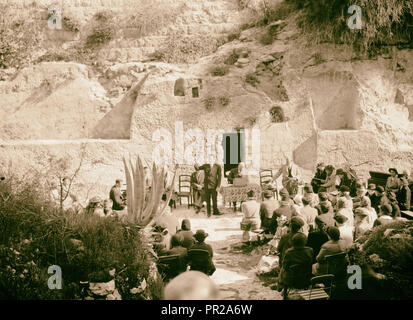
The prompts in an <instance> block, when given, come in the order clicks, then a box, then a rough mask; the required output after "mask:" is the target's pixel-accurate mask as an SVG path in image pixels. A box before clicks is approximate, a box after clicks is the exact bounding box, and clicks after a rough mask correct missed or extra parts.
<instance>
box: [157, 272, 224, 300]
mask: <svg viewBox="0 0 413 320" xmlns="http://www.w3.org/2000/svg"><path fill="white" fill-rule="evenodd" d="M163 299H164V300H218V299H219V289H218V287H217V286H216V284H215V283H214V282H213V281H212V280H211V279H210V277H208V276H207V275H205V274H204V273H202V272H199V271H186V272H184V273H181V274H180V275H179V276H177V277H175V278H173V279H172V280H171V281H170V282H169V283H168V284H167V285H166V286H165V289H164V292H163Z"/></svg>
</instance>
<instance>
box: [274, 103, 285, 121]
mask: <svg viewBox="0 0 413 320" xmlns="http://www.w3.org/2000/svg"><path fill="white" fill-rule="evenodd" d="M270 115H271V121H272V122H274V123H279V122H285V121H286V118H285V115H284V110H283V109H282V108H281V107H280V106H274V107H272V108H271V110H270Z"/></svg>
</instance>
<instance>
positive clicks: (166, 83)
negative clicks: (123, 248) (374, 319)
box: [0, 0, 413, 197]
mask: <svg viewBox="0 0 413 320" xmlns="http://www.w3.org/2000/svg"><path fill="white" fill-rule="evenodd" d="M2 2H5V1H1V2H0V3H2ZM9 2H10V1H9ZM46 2H47V1H46ZM46 2H44V5H45V6H47V5H48V3H46ZM132 2H133V1H129V2H128V1H126V0H125V1H120V0H119V1H109V0H108V1H104V0H102V1H93V2H91V1H63V2H62V4H63V8H67V10H68V11H69V12H71V14H72V15H75V16H76V17H79V18H81V17H84V18H85V19H86V20H87V19H90V17H91V16H92V15H93V14H94V13H95V12H96V11H98V10H100V9H102V8H112V9H115V11H116V12H118V14H119V15H120V17H121V16H122V14H124V12H125V10H127V8H130V6H131V3H132ZM13 3H15V4H16V6H17V8H19V10H25V8H27V7H28V6H29V2H27V1H26V2H25V1H20V2H18V1H16V0H15V1H13ZM19 3H20V4H19ZM178 3H179V4H181V5H182V6H184V7H182V8H185V9H184V10H181V12H180V14H179V15H178V16H177V19H176V20H175V21H174V22H172V23H171V24H169V25H168V27H167V28H164V29H162V30H156V32H155V31H154V32H153V34H150V35H148V36H145V37H140V38H139V37H138V36H137V34H139V32H138V31H137V30H132V28H130V29H122V30H121V33H120V34H121V36H119V38H116V39H114V40H113V41H111V42H110V43H109V44H108V45H107V46H105V47H104V48H103V49H102V50H101V52H100V55H99V61H100V67H99V68H95V67H93V66H87V65H83V64H79V63H74V62H43V63H40V64H36V65H31V66H28V67H26V68H23V69H21V70H19V71H18V72H16V73H12V72H9V76H8V77H7V78H6V79H5V80H4V81H0V128H1V130H0V164H1V166H2V167H6V166H7V165H9V164H10V160H12V162H13V163H12V166H13V167H15V168H23V169H26V170H31V168H33V167H36V168H40V167H42V166H43V167H44V166H47V163H46V162H45V159H47V158H48V157H49V156H50V155H55V156H58V157H68V158H69V159H70V161H71V163H72V165H73V166H74V167H75V166H76V163H77V162H78V160H79V154H80V146H82V145H86V150H87V152H86V155H85V161H84V168H83V169H82V170H81V172H80V176H79V179H78V183H77V186H76V187H77V188H78V189H79V190H81V192H83V194H84V196H85V197H86V193H87V190H91V189H93V192H92V193H93V195H96V194H100V195H106V193H107V192H108V190H109V188H110V185H111V184H112V183H113V181H114V179H116V178H117V177H119V176H122V175H123V172H122V170H123V169H122V168H123V166H122V162H121V161H122V157H123V155H128V154H131V155H137V154H139V155H140V156H142V157H143V158H144V159H145V160H146V161H147V162H148V163H149V162H150V161H151V160H152V159H153V152H154V149H156V147H157V145H158V144H159V142H158V141H155V140H156V139H155V138H154V137H155V136H156V134H157V133H156V132H157V130H158V134H160V133H159V129H163V130H165V131H167V132H170V133H171V137H170V138H171V141H170V142H169V144H170V148H171V149H170V151H171V157H174V156H175V155H176V154H177V153H176V148H177V146H178V142H179V141H177V140H176V139H177V137H178V138H179V137H181V136H182V139H183V140H184V148H186V147H187V146H188V145H189V144H191V143H193V141H194V140H195V139H196V135H197V134H200V135H203V136H207V133H208V130H211V129H215V130H222V132H221V138H222V134H224V133H233V132H236V130H237V129H240V128H244V129H252V128H255V129H259V132H260V142H259V148H258V149H257V148H256V146H255V147H254V146H251V145H250V147H249V148H246V149H245V156H247V157H250V158H251V157H253V156H254V152H256V151H257V150H259V160H260V167H261V168H274V169H276V168H277V167H278V166H279V165H280V164H281V161H282V159H283V155H284V154H291V155H293V156H294V160H295V161H296V162H297V163H298V164H299V166H300V167H301V168H302V169H303V172H304V178H305V179H309V178H310V176H311V174H312V171H313V170H314V167H315V165H316V163H317V162H318V161H324V162H326V163H331V164H333V165H336V166H340V165H342V164H344V163H349V164H350V165H353V166H354V168H355V169H356V170H357V171H358V172H359V174H360V175H361V176H362V177H364V178H366V177H367V175H368V171H369V170H386V169H387V168H388V167H390V166H396V167H397V168H399V169H400V170H403V169H405V170H408V171H409V172H410V170H412V169H413V165H412V163H413V52H412V51H408V50H403V51H395V54H393V55H392V56H381V57H379V58H378V59H375V60H357V59H354V55H353V53H352V52H349V51H346V50H345V49H344V48H342V47H341V46H331V45H322V46H318V47H317V48H308V47H305V46H304V45H302V40H301V39H300V37H298V34H297V33H298V32H297V30H296V27H295V24H294V19H291V21H286V24H284V25H283V26H282V27H280V30H279V32H278V35H277V38H276V40H275V41H274V42H273V44H271V45H265V46H264V45H262V44H260V42H259V41H257V40H256V39H257V38H258V36H259V35H260V33H262V32H263V30H262V29H260V28H253V29H248V30H245V31H243V32H242V33H241V35H240V37H239V39H236V40H233V41H231V42H228V43H225V44H223V45H222V46H220V47H219V48H218V50H217V51H216V52H215V53H213V54H210V55H207V56H204V57H202V58H200V59H197V60H196V61H192V62H191V63H188V64H168V63H161V62H154V61H148V57H149V55H150V54H151V53H153V52H154V51H155V50H156V49H157V48H159V47H160V46H161V45H162V42H163V41H165V39H166V37H167V34H168V33H170V32H171V31H174V32H175V31H177V32H182V33H185V34H192V35H195V36H196V35H197V34H200V33H202V32H210V33H211V34H213V35H216V36H218V35H226V34H228V33H229V32H231V31H232V30H233V29H235V28H236V27H237V26H239V25H240V24H242V23H243V22H245V19H248V14H249V13H248V10H246V11H245V10H244V11H242V12H239V11H238V10H236V1H229V0H228V1H196V0H191V1H178ZM42 4H43V2H42ZM165 5H171V6H172V2H171V3H169V2H168V3H167V4H165ZM128 6H129V7H128ZM40 17H41V18H42V19H40V21H44V17H43V16H41V15H40ZM270 27H271V26H270ZM85 32H86V31H85ZM54 34H55V35H58V33H57V31H55V32H54ZM48 36H49V37H51V33H50V34H48ZM60 36H62V37H63V35H60ZM82 36H83V29H82V31H81V33H80V34H79V35H78V37H80V38H81V37H82ZM134 36H135V37H136V39H134ZM80 38H79V39H80ZM59 41H60V45H65V43H66V45H67V42H68V41H69V42H70V41H77V40H76V39H69V40H67V39H66V38H64V37H63V38H62V39H60V40H59ZM133 46H135V47H133ZM115 52H116V54H115ZM234 52H235V53H237V58H236V60H235V61H236V62H235V61H234V62H235V63H234V65H229V66H227V68H228V72H227V73H226V74H225V75H223V76H213V75H211V69H213V68H214V67H216V66H219V65H222V63H223V62H224V61H225V60H226V59H228V57H229V56H230V55H231V54H232V53H234ZM273 107H280V108H281V109H282V110H283V112H284V116H285V119H284V121H282V122H276V121H274V114H273V113H272V110H274V109H273ZM180 123H182V127H181V124H180ZM177 128H178V131H179V130H181V129H182V128H183V131H184V132H183V133H182V135H181V133H180V132H178V133H179V134H178V135H177V132H176V130H177ZM161 133H162V131H161ZM188 150H189V149H188ZM190 151H192V152H198V151H196V150H195V151H194V150H192V149H191V150H190ZM188 152H189V151H188ZM199 152H200V153H199V154H198V156H199V155H200V154H202V156H203V157H204V159H205V160H206V154H205V152H204V151H199ZM183 153H185V150H183ZM201 158H202V157H201ZM42 163H43V164H42ZM23 171H24V170H23ZM90 196H92V194H90Z"/></svg>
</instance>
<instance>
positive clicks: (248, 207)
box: [241, 190, 261, 241]
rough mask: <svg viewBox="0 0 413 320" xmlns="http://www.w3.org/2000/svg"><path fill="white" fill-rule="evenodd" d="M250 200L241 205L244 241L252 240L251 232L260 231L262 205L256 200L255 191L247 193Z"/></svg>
mask: <svg viewBox="0 0 413 320" xmlns="http://www.w3.org/2000/svg"><path fill="white" fill-rule="evenodd" d="M247 195H248V200H247V201H246V202H244V203H243V204H242V205H241V211H242V213H243V214H244V217H243V219H242V221H241V230H243V231H244V233H243V235H242V238H243V240H244V241H249V240H250V235H249V232H250V231H254V230H256V229H258V227H259V225H260V222H261V221H260V220H261V219H260V208H261V205H260V203H259V202H257V201H256V200H255V192H254V190H250V191H248V193H247Z"/></svg>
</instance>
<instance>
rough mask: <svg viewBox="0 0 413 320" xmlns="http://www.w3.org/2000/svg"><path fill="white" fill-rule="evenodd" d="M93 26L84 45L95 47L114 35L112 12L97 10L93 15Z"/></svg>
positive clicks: (109, 39)
mask: <svg viewBox="0 0 413 320" xmlns="http://www.w3.org/2000/svg"><path fill="white" fill-rule="evenodd" d="M94 20H95V26H94V27H93V29H92V32H91V33H90V34H89V35H88V36H87V38H86V43H85V47H86V48H97V47H100V46H102V45H103V44H105V43H107V42H109V41H111V40H112V39H113V38H114V36H115V30H116V29H115V25H114V22H113V17H112V14H111V13H109V12H97V13H96V14H95V15H94Z"/></svg>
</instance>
